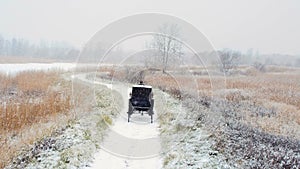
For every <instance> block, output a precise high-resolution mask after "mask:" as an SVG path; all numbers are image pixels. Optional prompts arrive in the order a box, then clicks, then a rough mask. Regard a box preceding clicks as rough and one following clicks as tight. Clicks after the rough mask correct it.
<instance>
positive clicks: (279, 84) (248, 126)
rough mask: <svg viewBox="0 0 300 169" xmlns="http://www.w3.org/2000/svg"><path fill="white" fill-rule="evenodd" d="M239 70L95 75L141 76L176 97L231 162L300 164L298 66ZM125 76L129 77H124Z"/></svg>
mask: <svg viewBox="0 0 300 169" xmlns="http://www.w3.org/2000/svg"><path fill="white" fill-rule="evenodd" d="M240 69H246V71H245V70H238V71H240V72H241V73H237V74H235V75H232V76H222V74H211V76H208V75H207V74H202V73H190V72H188V71H182V70H181V71H176V70H175V71H169V72H168V73H167V74H163V73H162V72H161V71H141V70H139V68H126V69H122V68H110V69H109V68H107V67H106V68H102V70H100V71H99V72H101V71H102V72H106V74H101V75H100V76H102V78H103V77H106V78H108V79H112V80H120V81H127V82H131V83H132V82H133V83H137V82H138V81H139V80H140V79H143V80H144V81H145V83H146V84H149V85H152V86H154V87H157V88H159V89H161V90H163V91H167V92H168V93H170V94H171V95H173V96H174V97H176V98H178V99H180V100H181V101H182V103H183V104H184V105H185V106H186V107H187V108H188V109H189V110H190V111H191V112H192V113H194V114H193V115H191V116H189V117H187V118H192V119H191V120H194V121H195V123H197V121H199V120H200V121H201V124H202V125H204V126H205V127H206V128H207V130H208V131H210V133H211V134H212V138H214V140H215V143H216V144H215V146H214V147H215V150H217V151H219V152H221V153H222V154H224V155H225V157H226V158H227V159H228V160H229V161H230V162H232V165H233V166H237V167H238V168H239V167H243V168H288V167H292V166H293V167H296V168H297V167H299V162H300V159H299V153H297V151H299V148H300V71H299V69H296V68H284V67H276V66H269V67H267V69H266V72H259V71H257V70H254V69H252V68H248V67H243V68H240ZM193 71H197V69H196V68H193ZM200 71H203V70H202V69H201V68H200ZM140 72H143V73H140ZM182 72H185V73H182ZM186 72H188V73H186ZM130 76H131V77H133V79H128V77H130ZM193 118H195V119H193ZM187 128H189V127H187ZM187 130H188V129H187ZM192 130H193V129H192ZM297 154H298V155H297ZM267 161H269V162H267Z"/></svg>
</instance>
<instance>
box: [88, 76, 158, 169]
mask: <svg viewBox="0 0 300 169" xmlns="http://www.w3.org/2000/svg"><path fill="white" fill-rule="evenodd" d="M93 83H94V84H103V82H98V81H93ZM106 86H107V87H109V88H111V89H112V90H115V91H117V92H119V93H120V94H121V95H122V98H123V102H124V106H123V109H122V110H121V111H120V115H119V117H118V118H116V119H115V121H114V122H113V124H112V125H111V126H110V128H109V130H108V132H107V135H106V137H104V140H103V142H102V144H101V148H100V150H99V152H97V153H96V154H95V156H94V161H93V163H92V164H91V166H90V167H87V168H94V169H99V168H110V169H123V168H132V169H141V168H145V169H157V168H161V167H162V163H161V159H160V156H159V155H160V150H161V146H160V138H159V129H158V123H157V120H156V115H155V116H154V122H153V123H152V124H151V123H150V116H148V115H147V114H144V115H143V116H142V115H140V114H133V115H132V116H131V122H130V123H128V122H127V110H128V99H129V93H130V86H127V85H124V84H118V83H114V84H106Z"/></svg>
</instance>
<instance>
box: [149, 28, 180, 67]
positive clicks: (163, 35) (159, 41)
mask: <svg viewBox="0 0 300 169" xmlns="http://www.w3.org/2000/svg"><path fill="white" fill-rule="evenodd" d="M158 32H159V33H158V34H155V35H154V36H153V40H152V42H151V43H150V48H151V49H154V50H156V51H157V52H155V53H154V55H156V56H157V57H156V58H155V62H154V63H152V64H158V65H159V66H160V67H161V68H162V71H163V72H164V73H165V71H166V70H167V68H168V66H169V63H170V60H171V59H173V60H176V59H179V57H180V56H181V55H182V43H181V42H179V41H178V40H176V39H177V38H179V37H180V29H179V27H178V25H176V24H167V23H166V24H163V25H162V26H160V27H159V28H158ZM156 66H157V65H156Z"/></svg>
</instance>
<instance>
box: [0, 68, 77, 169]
mask: <svg viewBox="0 0 300 169" xmlns="http://www.w3.org/2000/svg"><path fill="white" fill-rule="evenodd" d="M70 92H71V91H70V84H68V83H67V82H65V81H63V80H62V79H61V78H60V76H59V72H35V71H32V72H22V73H19V74H17V75H15V76H6V75H0V135H1V137H0V145H1V149H0V157H1V158H0V168H3V167H4V166H5V164H6V163H7V162H8V161H9V160H11V158H12V157H13V156H15V155H16V153H17V152H18V151H19V150H20V149H22V148H24V147H25V146H26V145H29V144H32V143H33V142H34V141H36V140H37V139H39V138H41V137H42V136H44V135H47V134H49V133H51V132H52V131H53V130H54V129H55V125H56V123H58V122H59V121H64V122H65V120H66V119H68V117H69V116H70V110H71V109H72V105H71V102H70V96H71V93H70ZM52 123H53V124H55V125H52ZM57 126H59V123H58V124H57Z"/></svg>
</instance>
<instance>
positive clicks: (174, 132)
mask: <svg viewBox="0 0 300 169" xmlns="http://www.w3.org/2000/svg"><path fill="white" fill-rule="evenodd" d="M70 65H71V64H70ZM16 67H18V68H20V67H22V66H20V65H17V66H16V65H11V68H12V69H13V70H15V68H16ZM58 67H59V66H58ZM63 67H64V68H66V67H67V66H63ZM1 68H2V70H4V71H2V72H3V73H2V75H1V78H0V80H1V83H0V91H1V97H0V99H1V100H0V101H1V107H0V114H1V118H0V125H1V128H0V133H1V138H0V144H1V150H0V157H1V158H0V162H1V163H0V164H1V165H0V168H86V169H88V168H141V167H143V168H166V169H173V168H299V167H300V166H299V164H300V152H299V150H300V137H299V136H300V93H299V91H300V81H299V80H300V70H299V69H296V68H285V67H278V66H268V67H267V68H266V71H265V72H260V71H258V70H256V69H254V68H252V67H246V66H244V67H240V68H238V70H237V72H236V73H235V74H233V75H231V76H223V75H222V74H219V73H214V72H213V73H211V74H209V75H208V74H207V73H206V71H204V70H203V68H199V67H193V68H181V69H177V70H170V71H168V72H167V73H162V72H161V71H159V70H151V71H147V72H145V71H143V70H142V69H140V68H139V67H114V66H107V65H106V66H101V67H100V68H99V69H97V71H94V72H86V71H89V69H86V70H83V69H80V71H77V72H76V73H75V74H74V72H73V73H72V72H71V71H68V70H71V68H73V67H72V66H70V69H64V70H62V69H60V70H57V69H55V70H52V69H51V70H49V68H47V69H43V70H42V71H36V70H35V69H34V70H31V68H34V66H30V69H29V70H28V69H22V68H20V71H18V72H13V73H12V71H9V69H8V67H6V69H4V67H1ZM56 68H57V67H56ZM37 69H39V67H38V66H37ZM187 69H188V70H187ZM23 70H28V71H23ZM7 72H11V74H13V75H9V74H8V73H7ZM140 78H143V79H144V81H145V83H146V84H149V85H152V86H153V87H154V99H155V116H154V123H153V124H151V123H150V122H149V118H150V117H149V116H147V115H144V116H140V115H134V116H133V119H132V120H133V122H131V123H128V122H127V114H126V111H127V109H128V108H127V105H128V95H129V92H130V86H131V85H132V84H133V83H136V82H137V80H138V79H140ZM124 138H127V140H126V139H124ZM119 140H122V141H119ZM145 140H146V141H145ZM139 142H140V143H139ZM143 143H150V144H148V145H146V146H145V145H144V144H143ZM145 156H146V158H140V157H145Z"/></svg>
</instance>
